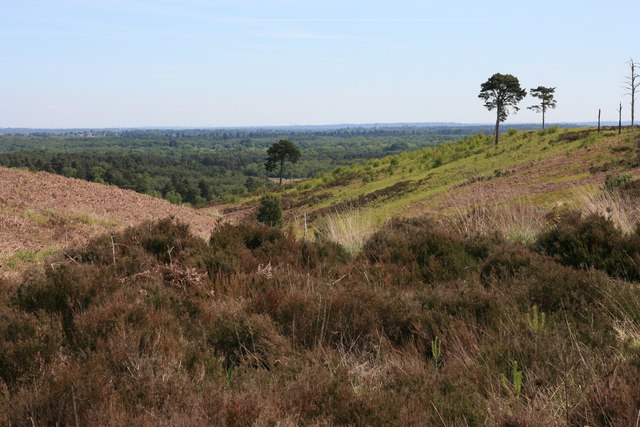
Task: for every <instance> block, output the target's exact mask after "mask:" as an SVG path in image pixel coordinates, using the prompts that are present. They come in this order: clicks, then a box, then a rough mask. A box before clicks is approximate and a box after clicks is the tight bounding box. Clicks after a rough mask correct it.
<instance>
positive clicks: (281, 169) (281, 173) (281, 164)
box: [279, 159, 284, 187]
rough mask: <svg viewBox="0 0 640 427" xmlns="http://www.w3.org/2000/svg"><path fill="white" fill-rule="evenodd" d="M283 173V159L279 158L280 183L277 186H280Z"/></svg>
mask: <svg viewBox="0 0 640 427" xmlns="http://www.w3.org/2000/svg"><path fill="white" fill-rule="evenodd" d="M283 174H284V159H282V160H280V184H279V186H280V187H282V175H283Z"/></svg>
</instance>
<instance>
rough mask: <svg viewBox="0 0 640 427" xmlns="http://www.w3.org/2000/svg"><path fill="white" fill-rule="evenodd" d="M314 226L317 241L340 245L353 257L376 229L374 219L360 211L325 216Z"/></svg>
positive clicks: (340, 212)
mask: <svg viewBox="0 0 640 427" xmlns="http://www.w3.org/2000/svg"><path fill="white" fill-rule="evenodd" d="M314 225H315V235H316V238H317V239H319V240H325V241H330V242H334V243H338V244H339V245H341V246H342V247H344V248H345V249H346V250H347V252H348V253H349V254H351V255H352V256H353V255H356V254H357V253H358V252H360V250H362V247H363V245H364V242H365V241H366V240H367V239H368V238H369V237H370V236H371V235H372V234H373V233H374V231H375V229H376V223H375V221H374V219H373V218H372V217H371V216H368V215H367V214H366V213H365V212H363V211H361V210H358V209H348V210H345V211H336V212H334V213H331V214H327V215H324V216H322V217H320V218H318V219H316V221H315V224H314Z"/></svg>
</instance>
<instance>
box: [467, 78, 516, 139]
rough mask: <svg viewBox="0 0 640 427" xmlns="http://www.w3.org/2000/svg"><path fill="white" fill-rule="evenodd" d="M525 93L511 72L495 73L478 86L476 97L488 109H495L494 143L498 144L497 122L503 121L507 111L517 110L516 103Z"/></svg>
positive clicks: (507, 114)
mask: <svg viewBox="0 0 640 427" xmlns="http://www.w3.org/2000/svg"><path fill="white" fill-rule="evenodd" d="M526 95H527V91H526V90H524V89H522V88H521V87H520V82H519V81H518V78H517V77H515V76H513V75H511V74H500V73H496V74H494V75H493V76H491V77H489V79H488V80H487V81H486V82H484V83H482V85H481V86H480V94H479V95H478V98H480V99H482V100H483V101H484V106H485V107H486V108H487V109H488V110H489V111H493V110H494V109H495V110H496V115H497V118H496V129H495V143H496V145H497V144H498V131H499V123H500V122H504V121H505V120H506V119H507V117H508V116H509V112H510V111H513V112H514V113H515V112H517V111H518V110H519V108H518V103H519V102H520V101H522V99H523V98H524V97H525V96H526Z"/></svg>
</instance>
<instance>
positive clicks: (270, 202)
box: [258, 196, 282, 227]
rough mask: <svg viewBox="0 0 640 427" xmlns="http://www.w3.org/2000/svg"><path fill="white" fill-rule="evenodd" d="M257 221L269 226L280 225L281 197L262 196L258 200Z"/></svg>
mask: <svg viewBox="0 0 640 427" xmlns="http://www.w3.org/2000/svg"><path fill="white" fill-rule="evenodd" d="M258 222H260V223H262V224H266V225H269V226H271V227H282V199H281V198H280V197H278V196H264V197H263V198H262V199H261V200H260V209H259V210H258Z"/></svg>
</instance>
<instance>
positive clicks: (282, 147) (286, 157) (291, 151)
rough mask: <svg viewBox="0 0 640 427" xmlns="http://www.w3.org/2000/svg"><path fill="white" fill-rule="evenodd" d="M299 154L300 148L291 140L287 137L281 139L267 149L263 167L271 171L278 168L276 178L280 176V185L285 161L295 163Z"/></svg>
mask: <svg viewBox="0 0 640 427" xmlns="http://www.w3.org/2000/svg"><path fill="white" fill-rule="evenodd" d="M300 156H301V153H300V149H298V147H297V146H296V145H295V144H294V143H293V142H291V141H289V140H288V139H281V140H280V141H278V142H276V143H275V144H273V145H272V146H271V147H269V149H268V150H267V158H266V160H265V162H264V167H265V169H266V170H267V172H271V171H274V170H276V169H278V168H279V172H278V178H280V185H282V178H283V176H284V164H285V162H290V163H297V162H298V160H299V159H300Z"/></svg>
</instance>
